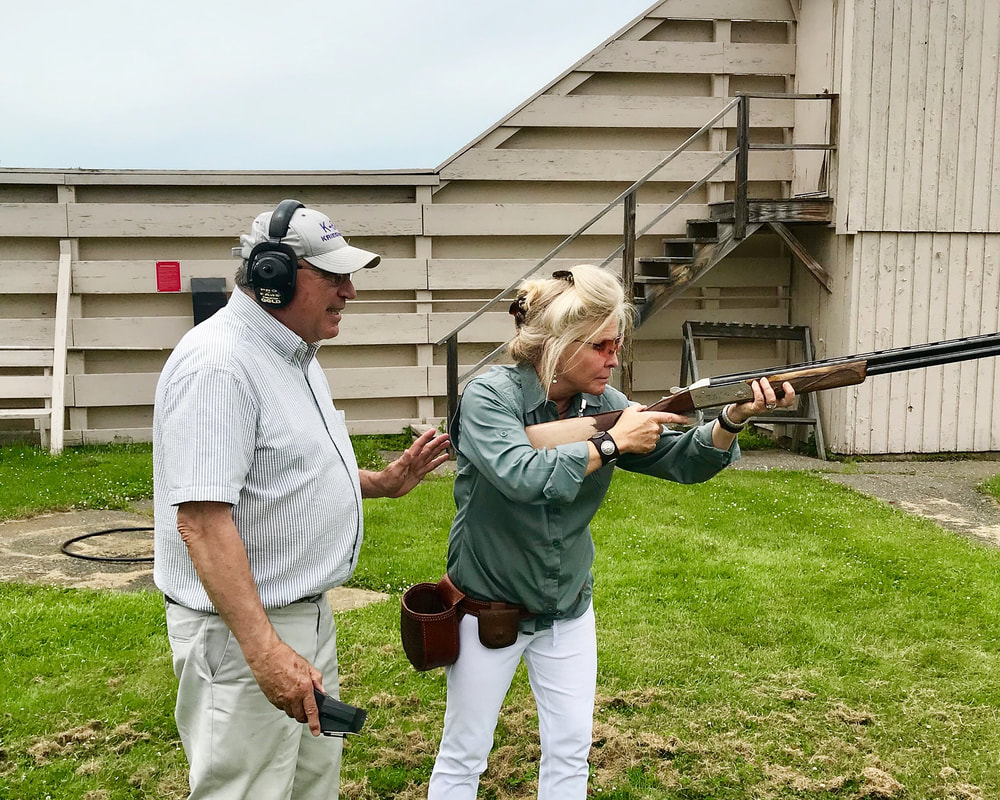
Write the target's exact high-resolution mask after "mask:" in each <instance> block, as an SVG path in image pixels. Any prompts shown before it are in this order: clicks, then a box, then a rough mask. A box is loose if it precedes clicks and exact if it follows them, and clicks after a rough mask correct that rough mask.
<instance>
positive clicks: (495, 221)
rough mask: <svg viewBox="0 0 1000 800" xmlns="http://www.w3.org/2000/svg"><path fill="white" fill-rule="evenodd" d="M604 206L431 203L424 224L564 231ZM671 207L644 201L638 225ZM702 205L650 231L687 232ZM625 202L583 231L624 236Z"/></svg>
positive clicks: (472, 231) (511, 232) (447, 231)
mask: <svg viewBox="0 0 1000 800" xmlns="http://www.w3.org/2000/svg"><path fill="white" fill-rule="evenodd" d="M604 207H605V205H604V204H597V203H593V204H584V203H537V204H535V203H495V204H487V203H455V204H442V205H437V206H427V207H426V208H425V210H424V226H425V228H426V230H427V235H428V236H549V235H551V236H559V235H562V236H565V235H567V234H568V233H570V232H572V231H574V230H576V229H577V228H579V227H580V226H581V225H583V224H584V223H585V222H587V220H589V219H591V218H592V217H594V216H595V215H596V214H598V213H599V212H600V211H601V210H603V209H604ZM666 207H667V206H666V204H663V205H652V204H648V203H647V204H645V205H643V206H641V207H640V209H639V220H638V222H639V226H640V228H642V227H645V226H646V225H647V224H649V222H650V221H651V220H652V219H653V218H654V217H655V216H656V215H657V214H658V213H660V212H661V211H663V209H665V208H666ZM703 209H704V207H703V206H700V205H681V206H678V207H677V208H676V209H674V211H672V212H671V213H670V214H669V215H668V216H667V217H665V218H664V219H662V220H660V221H659V222H657V223H656V225H655V226H654V227H653V229H652V230H651V231H650V233H651V234H679V233H683V232H684V228H685V223H686V221H687V220H688V219H690V218H692V217H696V216H698V214H700V213H702V211H703ZM622 213H623V212H622V209H621V206H619V207H618V208H615V209H612V210H611V211H609V212H608V213H607V214H606V215H605V216H604V217H602V218H601V219H600V220H598V221H597V222H596V223H594V224H593V225H592V226H591V227H590V228H589V229H588V230H587V232H586V234H584V235H591V236H597V235H603V236H607V235H611V236H617V237H619V238H620V237H621V230H622Z"/></svg>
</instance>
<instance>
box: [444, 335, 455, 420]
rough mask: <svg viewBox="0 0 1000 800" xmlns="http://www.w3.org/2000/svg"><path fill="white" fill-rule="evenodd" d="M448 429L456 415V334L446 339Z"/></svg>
mask: <svg viewBox="0 0 1000 800" xmlns="http://www.w3.org/2000/svg"><path fill="white" fill-rule="evenodd" d="M447 377H448V427H447V429H446V430H448V431H450V430H451V423H452V422H453V421H454V419H455V415H456V414H457V413H458V334H455V335H454V336H452V337H451V338H450V339H448V369H447Z"/></svg>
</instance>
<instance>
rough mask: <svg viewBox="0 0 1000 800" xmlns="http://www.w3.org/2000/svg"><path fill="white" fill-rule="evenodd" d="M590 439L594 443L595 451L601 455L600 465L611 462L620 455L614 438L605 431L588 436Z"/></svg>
mask: <svg viewBox="0 0 1000 800" xmlns="http://www.w3.org/2000/svg"><path fill="white" fill-rule="evenodd" d="M590 441H592V442H593V443H594V446H595V447H596V448H597V453H598V455H600V457H601V466H607V465H608V464H613V463H614V462H615V461H617V460H618V456H619V455H621V453H619V452H618V445H617V444H616V443H615V440H614V438H613V437H612V436H611V434H610V433H608V432H607V431H601V432H600V433H595V434H594V435H593V436H591V437H590Z"/></svg>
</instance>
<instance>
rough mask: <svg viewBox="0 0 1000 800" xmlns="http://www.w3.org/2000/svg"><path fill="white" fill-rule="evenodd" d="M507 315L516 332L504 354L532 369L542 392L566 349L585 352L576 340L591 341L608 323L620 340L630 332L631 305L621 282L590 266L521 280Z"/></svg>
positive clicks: (612, 275)
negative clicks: (580, 349) (614, 324)
mask: <svg viewBox="0 0 1000 800" xmlns="http://www.w3.org/2000/svg"><path fill="white" fill-rule="evenodd" d="M510 313H511V314H512V315H513V317H514V323H515V325H516V327H517V331H516V332H515V334H514V338H513V339H512V340H511V342H510V344H509V345H507V352H508V353H510V356H511V358H513V359H514V360H515V361H516V362H518V363H520V364H531V365H532V366H534V368H535V371H536V372H538V377H539V379H540V380H541V382H542V386H545V387H549V386H551V384H552V380H553V378H555V377H556V369H557V366H558V364H559V361H560V359H561V358H562V356H563V354H564V353H565V352H566V350H567V349H568V348H570V347H575V348H577V349H579V348H581V347H585V346H586V345H582V344H580V341H581V340H582V341H590V340H591V339H592V337H593V336H596V335H597V334H598V333H600V332H601V330H603V329H604V328H605V327H606V326H607V325H608V323H610V322H612V321H615V322H616V323H617V325H618V332H619V334H620V335H623V336H627V335H628V334H629V333H630V332H631V330H632V313H633V312H632V305H631V303H629V302H627V301H626V300H625V293H624V292H623V291H622V285H621V282H620V281H619V280H618V278H617V277H616V276H615V275H614V274H612V273H611V272H608V271H607V270H603V269H599V268H598V267H593V266H591V265H590V264H581V265H579V266H576V267H573V269H571V270H560V271H557V272H554V273H552V277H551V278H541V279H537V280H526V281H524V282H523V283H522V284H521V285H520V287H518V290H517V296H516V297H515V299H514V302H513V303H511V306H510Z"/></svg>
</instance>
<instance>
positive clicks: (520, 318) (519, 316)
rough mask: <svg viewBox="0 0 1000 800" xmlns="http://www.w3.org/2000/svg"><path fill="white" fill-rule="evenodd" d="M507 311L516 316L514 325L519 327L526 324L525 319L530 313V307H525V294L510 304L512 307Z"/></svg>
mask: <svg viewBox="0 0 1000 800" xmlns="http://www.w3.org/2000/svg"><path fill="white" fill-rule="evenodd" d="M507 313H508V314H510V315H511V316H512V317H513V318H514V325H516V326H517V327H518V328H520V327H521V326H522V325H523V324H524V319H525V317H526V316H527V314H528V309H527V308H526V307H525V304H524V295H523V294H522V295H521V296H519V297H518V298H517V300H515V301H514V302H513V303H511V304H510V308H509V309H507Z"/></svg>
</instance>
